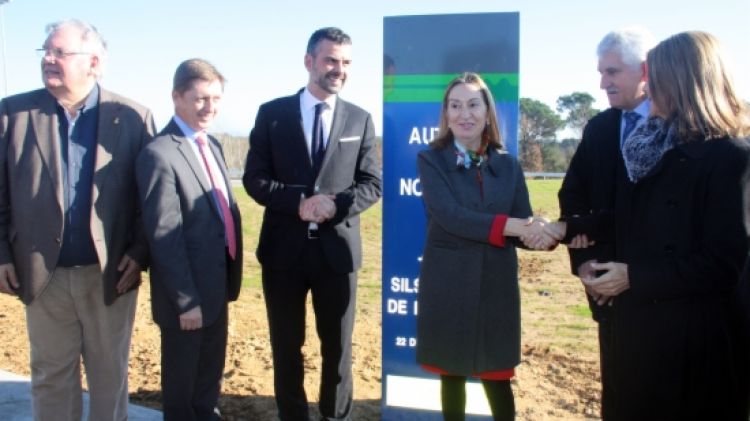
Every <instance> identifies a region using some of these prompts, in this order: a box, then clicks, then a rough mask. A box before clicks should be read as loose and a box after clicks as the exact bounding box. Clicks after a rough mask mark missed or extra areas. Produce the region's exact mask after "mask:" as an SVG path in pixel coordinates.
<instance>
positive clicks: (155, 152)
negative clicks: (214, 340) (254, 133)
mask: <svg viewBox="0 0 750 421" xmlns="http://www.w3.org/2000/svg"><path fill="white" fill-rule="evenodd" d="M189 142H190V141H189V140H188V139H187V138H186V137H185V136H184V134H183V133H182V130H180V128H179V126H177V123H175V122H174V120H172V121H170V123H169V124H168V125H167V126H166V127H165V128H164V130H162V132H161V133H159V135H158V136H157V137H156V138H154V140H153V141H152V142H150V143H149V144H148V145H147V146H146V147H145V148H144V149H143V151H142V152H141V154H140V155H139V156H138V159H137V162H136V177H137V179H138V189H139V193H140V198H141V203H142V207H143V223H144V226H145V227H146V233H147V237H148V241H149V244H150V246H151V259H152V262H151V263H152V264H151V310H152V313H153V316H154V321H155V322H156V323H157V324H159V326H161V327H167V328H177V327H179V326H180V322H179V315H180V314H182V313H184V312H186V311H188V310H190V309H192V308H193V307H196V306H198V305H200V306H201V313H202V315H203V323H204V326H210V325H211V324H213V323H214V322H215V321H216V319H217V318H218V317H219V315H220V313H221V310H222V309H223V308H224V305H225V304H226V302H227V301H234V300H236V299H237V297H238V295H239V292H240V287H241V285H242V227H241V222H240V211H239V208H238V207H237V202H236V201H235V199H234V196H233V195H232V190H231V182H230V180H229V177H228V176H227V170H226V166H225V163H224V154H223V152H222V150H221V146H220V145H219V142H217V141H216V139H214V138H212V137H210V136H209V144H210V147H211V150H212V151H213V154H214V157H216V161H217V163H218V164H219V167H221V172H222V175H223V177H224V181H225V183H226V185H227V187H228V188H229V189H228V190H229V191H228V193H229V205H230V209H231V211H232V216H233V218H234V228H235V238H236V239H237V255H236V258H235V259H234V260H232V259H230V258H229V257H228V255H227V252H226V244H225V235H224V222H222V219H221V215H220V214H219V210H218V209H217V207H216V204H215V201H214V198H213V196H212V192H211V191H212V190H211V182H210V180H208V178H207V177H206V176H205V174H204V173H203V170H202V168H201V166H200V163H199V161H198V159H197V157H196V156H195V153H194V152H193V151H192V149H191V146H190V143H189Z"/></svg>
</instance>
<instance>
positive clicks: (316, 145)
mask: <svg viewBox="0 0 750 421" xmlns="http://www.w3.org/2000/svg"><path fill="white" fill-rule="evenodd" d="M325 106H326V103H325V102H319V103H318V104H317V105H315V120H314V121H313V131H312V164H313V172H314V173H315V176H316V177H317V176H318V172H319V171H320V166H321V164H323V157H324V156H325V154H326V147H325V143H323V120H322V118H321V117H322V115H323V109H324V108H325Z"/></svg>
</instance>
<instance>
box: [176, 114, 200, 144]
mask: <svg viewBox="0 0 750 421" xmlns="http://www.w3.org/2000/svg"><path fill="white" fill-rule="evenodd" d="M172 119H174V122H175V123H177V127H179V128H180V130H182V134H184V135H185V137H186V138H188V139H190V140H192V141H193V142H195V137H196V136H197V135H198V132H197V131H195V130H193V129H192V128H191V127H190V126H188V124H187V123H185V121H184V120H183V119H181V118H180V117H179V116H178V115H177V114H175V115H174V117H172Z"/></svg>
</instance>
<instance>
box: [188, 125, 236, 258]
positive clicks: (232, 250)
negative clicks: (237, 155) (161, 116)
mask: <svg viewBox="0 0 750 421" xmlns="http://www.w3.org/2000/svg"><path fill="white" fill-rule="evenodd" d="M195 141H196V142H198V150H199V151H200V153H201V158H203V164H204V165H205V166H206V172H208V178H209V180H210V181H211V187H212V193H213V195H214V199H216V201H217V202H218V204H219V210H220V211H221V215H222V219H224V235H225V236H226V240H227V249H228V250H229V257H231V258H232V260H234V258H235V256H236V255H237V239H236V238H235V237H234V218H233V217H232V211H231V210H230V209H229V203H227V199H226V198H227V197H229V192H227V195H226V196H225V195H224V193H223V192H222V190H221V188H220V187H219V186H220V185H221V184H218V183H216V182H215V180H214V175H213V173H212V172H211V166H210V165H208V159H206V151H205V146H206V143H207V142H206V134H205V133H203V132H199V133H198V134H197V135H196V136H195Z"/></svg>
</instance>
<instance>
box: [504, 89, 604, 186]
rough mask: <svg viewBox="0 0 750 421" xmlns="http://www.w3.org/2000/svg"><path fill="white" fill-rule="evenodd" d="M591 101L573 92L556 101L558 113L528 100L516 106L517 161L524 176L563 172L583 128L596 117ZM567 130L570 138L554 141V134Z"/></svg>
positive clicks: (525, 99)
mask: <svg viewBox="0 0 750 421" xmlns="http://www.w3.org/2000/svg"><path fill="white" fill-rule="evenodd" d="M593 105H594V97H593V96H591V95H590V94H587V93H585V92H573V93H572V94H570V95H563V96H561V97H559V98H558V99H557V112H555V111H553V110H552V109H551V108H550V107H549V106H548V105H547V104H545V103H543V102H541V101H537V100H535V99H531V98H521V100H520V103H519V108H520V110H519V111H520V122H519V125H518V160H519V161H520V162H521V167H522V168H523V170H524V171H526V172H541V171H544V172H565V171H567V169H568V164H570V159H571V158H572V157H573V153H575V151H576V148H577V147H578V143H580V141H581V135H582V133H583V128H584V127H585V126H586V122H588V121H589V119H590V118H591V117H593V116H594V115H596V114H597V113H599V110H597V109H595V108H594V107H593ZM565 128H567V129H568V132H569V133H570V134H571V137H568V138H565V139H560V140H558V139H557V133H558V132H559V131H560V130H563V129H565Z"/></svg>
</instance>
